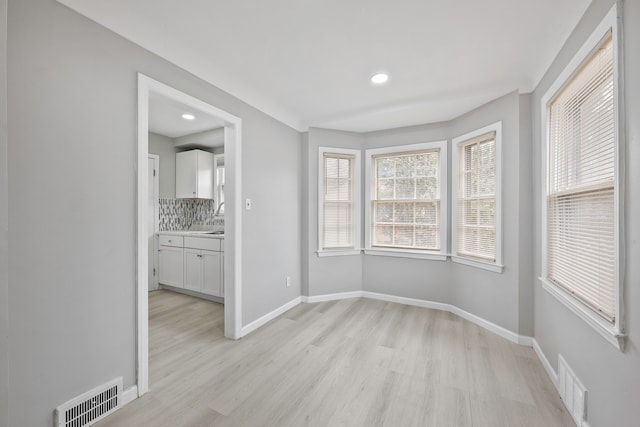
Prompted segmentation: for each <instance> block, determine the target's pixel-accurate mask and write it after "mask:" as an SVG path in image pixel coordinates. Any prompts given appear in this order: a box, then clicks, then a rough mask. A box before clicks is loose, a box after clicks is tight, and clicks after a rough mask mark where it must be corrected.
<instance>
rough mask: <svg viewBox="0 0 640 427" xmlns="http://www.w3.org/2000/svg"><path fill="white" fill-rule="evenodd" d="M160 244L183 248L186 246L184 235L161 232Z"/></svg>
mask: <svg viewBox="0 0 640 427" xmlns="http://www.w3.org/2000/svg"><path fill="white" fill-rule="evenodd" d="M159 244H160V246H175V247H177V248H181V247H183V246H184V237H182V236H170V235H166V234H161V235H160V236H159Z"/></svg>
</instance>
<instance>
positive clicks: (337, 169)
mask: <svg viewBox="0 0 640 427" xmlns="http://www.w3.org/2000/svg"><path fill="white" fill-rule="evenodd" d="M354 161H355V156H351V155H345V154H335V153H324V154H323V162H322V164H323V169H324V173H323V177H324V183H323V189H324V190H323V207H322V209H323V224H322V227H323V234H322V235H323V243H322V248H323V249H349V248H354V247H355V242H354Z"/></svg>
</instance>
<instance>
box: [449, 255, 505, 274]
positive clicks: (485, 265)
mask: <svg viewBox="0 0 640 427" xmlns="http://www.w3.org/2000/svg"><path fill="white" fill-rule="evenodd" d="M451 261H453V262H457V263H458V264H464V265H468V266H470V267H476V268H481V269H483V270H489V271H493V272H494V273H500V274H502V272H503V271H504V265H498V264H492V263H490V262H483V261H477V260H474V259H469V258H464V257H460V256H456V255H451Z"/></svg>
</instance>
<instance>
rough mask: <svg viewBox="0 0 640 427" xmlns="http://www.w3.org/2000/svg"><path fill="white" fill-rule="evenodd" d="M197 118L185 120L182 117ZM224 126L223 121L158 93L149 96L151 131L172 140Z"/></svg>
mask: <svg viewBox="0 0 640 427" xmlns="http://www.w3.org/2000/svg"><path fill="white" fill-rule="evenodd" d="M185 113H188V114H192V115H193V116H195V119H193V120H185V119H183V118H182V115H183V114H185ZM221 126H224V123H223V122H222V120H220V119H217V118H215V117H213V116H209V115H206V114H204V113H202V112H200V111H196V110H194V109H193V108H190V107H187V106H185V105H184V104H181V103H179V102H177V101H175V100H173V99H169V98H166V97H164V96H161V95H158V94H156V93H153V92H152V93H150V94H149V131H150V132H153V133H158V134H160V135H164V136H168V137H170V138H178V137H180V136H184V135H191V134H194V133H197V132H203V131H205V130H211V129H215V128H219V127H221Z"/></svg>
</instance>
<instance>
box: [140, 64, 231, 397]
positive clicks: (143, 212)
mask: <svg viewBox="0 0 640 427" xmlns="http://www.w3.org/2000/svg"><path fill="white" fill-rule="evenodd" d="M154 95H158V96H162V97H165V98H168V99H171V100H174V101H176V102H178V103H181V104H183V105H186V106H188V107H189V108H191V109H193V110H194V111H199V112H201V113H203V114H206V115H208V116H211V117H215V118H217V119H218V120H220V121H221V123H222V124H223V126H224V153H225V156H224V164H225V189H224V190H225V204H224V206H225V228H224V233H225V239H224V240H225V243H224V245H225V256H224V272H225V274H224V282H223V287H224V335H225V337H227V338H230V339H238V338H240V336H241V327H242V323H241V319H242V316H241V300H242V286H241V284H242V280H241V279H242V276H241V271H242V270H241V265H242V263H241V255H242V251H241V236H242V217H241V214H242V209H241V207H242V206H241V198H240V194H241V180H240V177H241V162H240V159H241V147H242V129H241V127H242V121H241V119H240V118H238V117H236V116H234V115H232V114H229V113H227V112H226V111H223V110H221V109H219V108H217V107H215V106H213V105H211V104H208V103H206V102H204V101H202V100H200V99H197V98H195V97H193V96H191V95H187V94H186V93H184V92H181V91H179V90H177V89H175V88H173V87H170V86H168V85H166V84H164V83H161V82H159V81H157V80H154V79H152V78H150V77H147V76H145V75H143V74H138V144H137V145H138V147H137V151H138V153H137V159H138V161H137V223H136V224H137V250H136V252H137V261H136V264H137V281H136V282H137V292H136V305H137V321H136V323H137V325H136V330H137V389H138V397H139V396H142V395H143V394H145V393H146V392H147V391H148V390H149V317H148V312H149V306H148V292H149V264H150V259H149V252H150V251H149V229H150V227H151V225H150V224H149V221H150V220H151V219H150V218H151V216H150V215H151V214H150V212H149V209H150V203H149V181H150V179H149V177H150V175H149V170H148V169H149V160H148V150H149V140H148V138H149V97H150V96H154ZM152 263H153V262H152Z"/></svg>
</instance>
